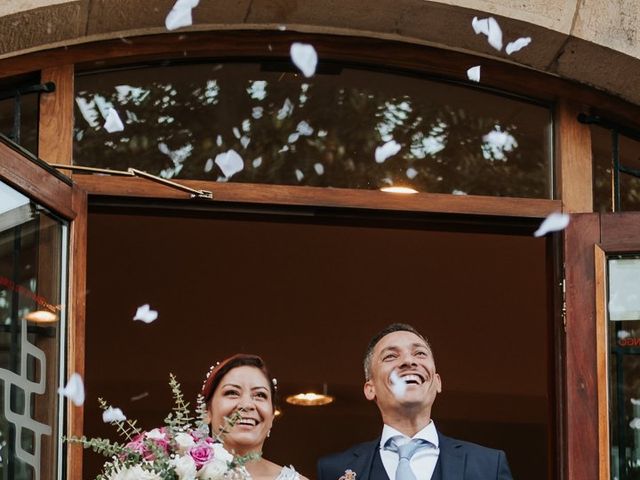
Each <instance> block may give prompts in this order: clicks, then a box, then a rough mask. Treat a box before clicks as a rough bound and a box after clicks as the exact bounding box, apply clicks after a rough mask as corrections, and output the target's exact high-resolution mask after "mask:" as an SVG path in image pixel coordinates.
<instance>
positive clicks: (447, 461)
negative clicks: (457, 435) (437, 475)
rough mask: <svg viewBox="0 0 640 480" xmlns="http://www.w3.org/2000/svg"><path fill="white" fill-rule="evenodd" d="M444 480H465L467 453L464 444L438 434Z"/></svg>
mask: <svg viewBox="0 0 640 480" xmlns="http://www.w3.org/2000/svg"><path fill="white" fill-rule="evenodd" d="M438 440H439V441H440V465H441V466H442V478H443V480H463V479H464V466H465V460H466V459H465V457H466V453H465V452H464V449H462V448H460V447H462V444H461V443H459V442H457V441H456V440H454V439H453V438H449V437H445V436H444V435H442V434H441V433H440V432H438Z"/></svg>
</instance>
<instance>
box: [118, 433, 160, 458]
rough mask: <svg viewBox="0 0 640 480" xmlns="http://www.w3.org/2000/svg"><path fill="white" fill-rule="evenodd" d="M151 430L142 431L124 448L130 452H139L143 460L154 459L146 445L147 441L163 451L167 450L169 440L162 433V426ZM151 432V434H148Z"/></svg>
mask: <svg viewBox="0 0 640 480" xmlns="http://www.w3.org/2000/svg"><path fill="white" fill-rule="evenodd" d="M152 432H153V433H151V432H144V433H141V434H140V435H137V436H136V437H135V438H134V439H133V440H132V441H131V442H129V443H127V445H126V448H127V449H129V450H130V451H132V452H135V453H139V454H140V455H142V458H144V459H145V460H155V458H156V457H155V455H154V454H153V452H152V451H151V449H150V448H149V446H148V443H149V442H152V443H153V444H155V445H156V446H157V447H158V448H159V449H160V450H162V451H163V452H164V453H168V452H169V442H168V441H167V439H166V436H165V435H164V428H160V429H154V430H152ZM150 433H151V435H149V434H150Z"/></svg>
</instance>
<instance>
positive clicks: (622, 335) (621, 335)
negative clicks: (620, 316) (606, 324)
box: [618, 330, 633, 403]
mask: <svg viewBox="0 0 640 480" xmlns="http://www.w3.org/2000/svg"><path fill="white" fill-rule="evenodd" d="M630 336H631V334H630V333H629V332H627V331H626V330H620V331H619V332H618V338H619V339H620V340H624V339H625V338H629V337H630ZM631 402H632V403H633V399H631Z"/></svg>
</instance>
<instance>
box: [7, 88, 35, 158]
mask: <svg viewBox="0 0 640 480" xmlns="http://www.w3.org/2000/svg"><path fill="white" fill-rule="evenodd" d="M36 83H38V79H37V77H35V78H34V77H33V76H32V75H29V76H25V77H20V78H19V79H12V80H11V81H10V82H1V81H0V96H2V97H3V99H2V100H0V134H2V135H5V136H6V137H8V138H10V139H11V140H13V141H15V142H16V143H18V144H19V145H21V146H22V147H24V148H26V149H27V150H29V151H30V152H31V153H33V154H34V155H37V154H38V109H39V103H40V95H39V94H37V93H29V94H25V95H21V96H20V113H19V117H20V122H19V125H20V131H19V132H18V136H19V138H17V137H15V136H14V133H15V132H14V127H15V113H16V99H15V97H14V96H13V93H14V92H15V90H16V88H18V87H20V86H24V85H33V84H36ZM7 95H9V96H10V98H4V96H7Z"/></svg>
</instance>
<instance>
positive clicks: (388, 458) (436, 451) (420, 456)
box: [380, 420, 440, 480]
mask: <svg viewBox="0 0 640 480" xmlns="http://www.w3.org/2000/svg"><path fill="white" fill-rule="evenodd" d="M397 436H400V437H402V438H401V439H399V440H397V441H396V443H397V444H398V445H404V444H405V443H407V442H410V441H411V440H413V439H414V438H421V439H424V440H426V441H427V442H429V444H430V445H429V446H428V447H426V448H422V449H420V450H418V451H417V452H416V453H415V454H414V455H413V457H412V458H411V463H410V465H411V470H413V473H414V474H415V476H416V479H417V480H430V479H431V476H432V475H433V471H434V470H435V468H436V463H437V462H438V456H439V455H440V448H439V444H438V432H437V431H436V426H435V424H434V423H433V420H431V421H430V422H429V425H427V426H426V427H424V428H423V429H422V430H420V431H419V432H418V433H416V434H415V435H414V436H413V437H412V438H409V437H407V436H406V435H404V434H402V433H400V432H399V431H397V430H396V429H395V428H393V427H390V426H389V425H385V426H384V428H383V429H382V437H381V438H380V457H381V458H382V464H383V465H384V469H385V470H386V471H387V475H388V476H389V479H390V480H395V478H396V470H397V468H398V463H399V458H398V454H397V453H396V452H392V451H390V450H385V449H384V446H385V445H386V443H387V440H389V439H390V438H392V437H397Z"/></svg>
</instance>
